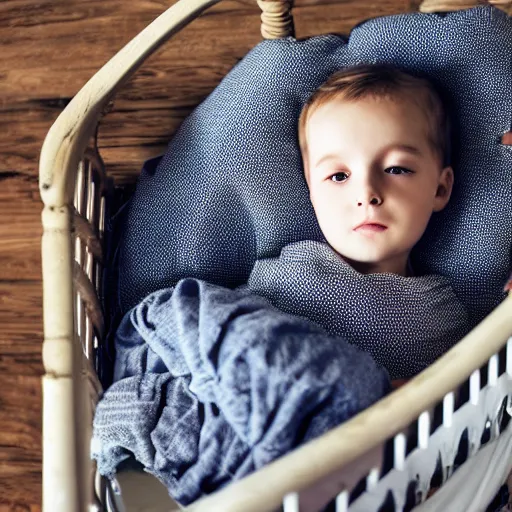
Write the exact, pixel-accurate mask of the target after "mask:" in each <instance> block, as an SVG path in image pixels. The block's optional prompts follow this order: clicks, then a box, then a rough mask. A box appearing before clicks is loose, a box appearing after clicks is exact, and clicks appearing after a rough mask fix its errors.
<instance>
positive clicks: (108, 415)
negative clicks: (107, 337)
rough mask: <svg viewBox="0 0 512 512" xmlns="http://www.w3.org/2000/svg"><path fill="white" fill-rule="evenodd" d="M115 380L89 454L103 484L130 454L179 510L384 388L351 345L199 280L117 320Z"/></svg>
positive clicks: (246, 294)
mask: <svg viewBox="0 0 512 512" xmlns="http://www.w3.org/2000/svg"><path fill="white" fill-rule="evenodd" d="M116 349H117V358H116V366H115V379H116V380H117V382H115V383H114V384H113V385H112V386H111V387H110V388H109V389H108V390H107V391H106V392H105V394H104V396H103V399H102V400H101V401H100V402H99V404H98V407H97V410H96V416H95V419H94V427H93V439H92V456H93V458H95V459H96V460H97V462H98V468H99V470H100V472H101V473H102V474H104V475H109V476H111V475H113V474H114V473H115V471H116V467H117V466H118V465H119V464H120V463H121V462H122V461H125V460H126V459H128V458H129V457H131V456H132V454H133V456H134V457H135V459H137V460H138V461H139V462H140V463H142V464H143V466H144V467H145V469H146V470H147V471H149V472H151V473H153V474H154V475H156V476H157V477H158V478H159V479H160V480H161V481H162V482H163V483H164V484H165V485H166V486H167V488H168V490H169V493H170V494H171V496H172V497H173V498H174V499H175V500H176V501H178V502H180V503H181V504H184V505H186V504H188V503H190V502H192V501H194V500H196V499H198V498H199V497H200V496H201V495H202V494H205V493H210V492H213V491H214V490H216V489H218V488H219V487H221V486H223V485H225V484H226V483H228V482H230V481H231V480H232V479H238V478H241V477H243V476H245V475H247V474H248V473H250V472H251V471H254V470H256V469H258V468H260V467H262V466H263V465H265V464H267V463H269V462H270V461H272V460H274V459H276V458H278V457H279V456H281V455H283V454H285V453H286V452H288V451H289V450H291V449H293V448H294V447H296V446H298V445H300V444H301V443H303V442H306V441H308V440H310V439H312V438H314V437H316V436H318V435H320V434H322V433H324V432H326V431H327V430H328V429H330V428H332V427H334V426H336V425H338V424H340V423H341V422H343V421H345V420H347V419H348V418H350V417H352V416H354V415H355V414H357V413H358V412H359V411H361V410H362V409H364V408H366V407H368V406H369V405H371V404H372V403H373V402H375V401H376V400H378V399H379V398H380V397H382V396H383V395H384V394H385V393H387V392H388V390H389V378H388V375H387V372H386V371H385V370H384V369H382V368H381V367H379V366H378V365H377V364H376V363H375V362H374V360H373V359H372V357H371V356H370V355H368V354H366V353H363V352H361V351H360V350H358V349H357V348H356V347H355V346H353V345H350V344H348V343H347V342H345V341H344V340H342V339H340V338H335V337H333V336H331V335H329V334H327V333H326V331H325V330H324V329H323V328H322V327H320V326H318V325H316V324H314V323H312V322H310V321H308V320H306V319H303V318H299V317H297V316H293V315H289V314H286V313H283V312H282V311H280V310H278V309H276V308H275V307H273V306H272V305H270V303H269V302H268V301H267V300H266V299H264V298H262V297H260V296H257V295H255V294H253V293H251V292H250V291H249V290H243V289H238V290H229V289H226V288H222V287H219V286H214V285H210V284H207V283H205V282H203V281H200V280H196V279H184V280H181V281H180V282H178V284H177V285H176V287H175V288H174V289H172V288H170V289H166V290H161V291H159V292H156V293H153V294H151V295H149V296H148V297H147V298H146V299H145V300H144V301H143V302H142V303H141V304H139V305H138V306H137V307H135V308H134V309H133V310H131V311H130V312H129V313H128V314H127V315H126V316H125V317H124V319H123V321H122V323H121V326H120V328H119V330H118V333H117V338H116Z"/></svg>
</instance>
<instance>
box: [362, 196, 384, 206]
mask: <svg viewBox="0 0 512 512" xmlns="http://www.w3.org/2000/svg"><path fill="white" fill-rule="evenodd" d="M382 202H383V200H382V197H380V196H379V195H378V194H376V193H375V194H372V195H371V196H370V197H369V198H368V199H358V200H357V206H364V205H366V204H369V205H371V206H380V205H381V204H382Z"/></svg>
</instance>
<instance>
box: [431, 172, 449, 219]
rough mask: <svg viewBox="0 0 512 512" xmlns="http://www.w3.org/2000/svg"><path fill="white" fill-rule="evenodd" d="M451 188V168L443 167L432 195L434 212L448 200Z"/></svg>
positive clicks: (440, 208) (438, 210)
mask: <svg viewBox="0 0 512 512" xmlns="http://www.w3.org/2000/svg"><path fill="white" fill-rule="evenodd" d="M452 188H453V169H452V168H451V167H445V168H444V169H443V170H442V171H441V174H440V176H439V182H438V184H437V190H436V196H435V197H434V208H433V211H434V212H440V211H441V210H442V209H443V208H444V207H445V206H446V205H447V204H448V201H449V200H450V196H451V195H452Z"/></svg>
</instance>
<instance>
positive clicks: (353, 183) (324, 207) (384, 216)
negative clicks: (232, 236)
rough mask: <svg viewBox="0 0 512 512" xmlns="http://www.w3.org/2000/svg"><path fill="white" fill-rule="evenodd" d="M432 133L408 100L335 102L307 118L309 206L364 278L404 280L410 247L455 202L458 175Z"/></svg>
mask: <svg viewBox="0 0 512 512" xmlns="http://www.w3.org/2000/svg"><path fill="white" fill-rule="evenodd" d="M428 129H429V128H428V124H427V120H426V118H425V114H424V113H423V112H422V110H421V109H420V108H419V106H417V105H416V104H415V103H414V102H413V101H410V100H408V101H407V100H404V101H400V102H397V101H392V100H388V99H375V98H367V99H364V100H358V101H343V100H334V101H332V102H329V103H327V104H324V105H322V106H320V107H318V108H317V109H316V110H314V111H313V113H312V114H311V115H310V117H309V119H308V122H307V124H306V127H305V137H306V141H307V157H306V159H305V162H304V167H305V172H306V180H307V182H308V185H309V190H310V197H311V202H312V203H313V207H314V209H315V213H316V216H317V219H318V222H319V224H320V228H321V229H322V232H323V234H324V236H325V238H326V239H327V241H328V242H329V244H330V245H331V246H332V247H333V249H335V250H336V251H337V252H338V253H339V254H340V255H341V256H343V257H344V258H345V259H346V260H347V261H348V262H349V263H351V264H352V265H353V266H354V268H356V269H357V270H359V271H360V272H363V273H370V272H371V273H375V272H393V273H397V274H401V275H406V274H405V272H406V265H407V258H408V256H409V253H410V251H411V249H412V247H413V246H414V245H415V244H416V242H417V241H418V240H419V239H420V238H421V236H422V235H423V233H424V231H425V228H426V227H427V223H428V221H429V219H430V216H431V214H432V212H434V211H439V210H441V209H443V208H444V206H445V205H446V203H447V202H448V200H449V198H450V194H451V189H452V183H453V173H452V170H451V168H449V167H448V168H445V169H442V168H441V167H442V166H441V165H440V158H439V155H438V154H437V153H436V152H435V151H434V150H433V148H432V147H431V144H430V143H429V139H428Z"/></svg>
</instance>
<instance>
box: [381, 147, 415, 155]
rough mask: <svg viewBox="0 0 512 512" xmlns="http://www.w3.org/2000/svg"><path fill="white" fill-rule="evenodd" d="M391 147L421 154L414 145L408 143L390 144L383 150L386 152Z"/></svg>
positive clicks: (391, 148)
mask: <svg viewBox="0 0 512 512" xmlns="http://www.w3.org/2000/svg"><path fill="white" fill-rule="evenodd" d="M393 149H399V150H401V151H405V152H406V153H412V154H413V155H421V151H420V150H419V149H418V148H417V147H416V146H410V145H409V144H392V145H391V146H388V147H387V148H386V149H385V152H386V153H387V152H388V151H391V150H393Z"/></svg>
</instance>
